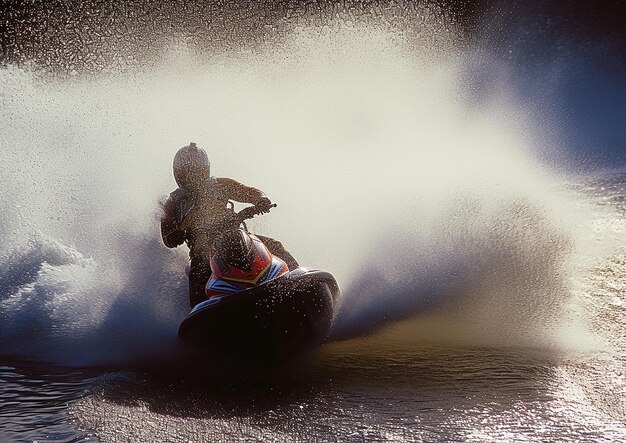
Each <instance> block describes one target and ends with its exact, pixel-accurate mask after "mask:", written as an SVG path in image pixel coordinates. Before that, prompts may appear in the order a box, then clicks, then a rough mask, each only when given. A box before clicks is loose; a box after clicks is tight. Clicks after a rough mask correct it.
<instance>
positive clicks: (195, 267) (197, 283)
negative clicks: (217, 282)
mask: <svg viewBox="0 0 626 443" xmlns="http://www.w3.org/2000/svg"><path fill="white" fill-rule="evenodd" d="M210 277H211V267H210V266H209V265H208V264H204V263H197V262H196V261H195V260H191V266H190V268H189V304H190V305H191V307H192V308H193V307H194V306H195V305H197V304H198V303H200V302H201V301H204V300H206V293H205V289H204V288H205V286H206V284H207V282H208V281H209V278H210Z"/></svg>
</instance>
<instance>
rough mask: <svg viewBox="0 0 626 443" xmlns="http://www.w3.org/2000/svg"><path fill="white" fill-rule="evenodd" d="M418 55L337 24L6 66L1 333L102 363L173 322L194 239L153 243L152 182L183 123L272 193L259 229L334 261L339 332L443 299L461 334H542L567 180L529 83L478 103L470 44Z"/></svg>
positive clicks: (164, 169) (564, 259)
mask: <svg viewBox="0 0 626 443" xmlns="http://www.w3.org/2000/svg"><path fill="white" fill-rule="evenodd" d="M423 55H424V54H421V53H420V49H419V48H415V47H411V46H410V45H409V43H407V41H405V40H404V39H403V38H402V37H401V36H398V35H394V34H391V33H389V32H386V31H381V30H380V29H373V28H371V27H366V26H362V27H361V26H353V27H346V26H342V27H339V29H330V30H328V29H327V30H326V31H325V32H323V33H319V32H317V31H315V30H307V29H301V30H300V31H298V32H296V33H294V34H293V35H292V36H291V37H290V38H289V39H287V40H286V41H283V42H281V43H272V44H268V46H267V47H265V48H262V49H261V50H260V51H259V52H257V53H244V52H242V53H239V54H235V55H232V54H231V56H230V57H228V58H226V57H218V56H216V57H215V58H212V59H210V61H207V60H206V59H202V61H198V58H197V57H196V55H195V54H194V53H193V51H192V50H187V49H184V48H181V47H176V48H173V49H169V50H168V51H167V52H166V55H165V56H164V57H163V61H162V63H161V64H160V65H158V67H157V68H156V69H150V70H146V71H145V72H144V71H142V70H140V69H139V70H137V71H136V72H135V73H134V75H132V76H129V75H126V76H121V75H119V76H118V75H109V76H107V77H104V78H100V77H98V76H93V77H85V78H79V79H74V80H71V79H70V80H48V81H45V80H42V79H41V78H39V77H37V76H35V75H33V74H31V73H29V72H26V71H23V70H20V69H16V68H11V67H9V68H5V69H2V70H1V71H0V79H1V81H0V84H1V85H2V100H1V101H0V113H1V115H2V117H3V120H4V121H5V127H4V131H3V132H2V134H1V135H0V137H1V138H0V143H1V146H2V156H3V158H2V163H3V165H4V173H3V176H2V178H1V179H0V189H2V193H1V194H0V202H1V205H2V208H3V214H2V217H1V218H0V221H1V223H2V226H0V235H1V238H2V241H3V245H2V248H1V249H0V253H2V259H1V260H0V262H1V263H2V273H1V274H0V284H2V287H3V293H2V301H1V302H0V303H1V305H0V306H1V307H0V309H1V310H0V315H1V319H2V323H1V325H0V334H1V335H0V337H1V340H2V342H1V344H0V352H1V353H3V354H6V353H11V354H18V355H22V356H25V357H28V358H36V359H37V358H41V359H44V360H52V361H56V362H59V363H68V364H69V363H73V364H99V363H105V362H111V361H120V360H122V361H124V360H128V359H130V358H134V357H137V355H138V353H141V354H146V353H151V352H158V351H159V350H161V349H162V348H163V346H165V344H168V343H171V342H172V341H173V339H174V338H175V334H176V329H177V325H178V322H179V321H180V320H181V319H182V318H183V317H184V315H185V313H186V305H187V295H186V287H185V282H184V278H185V277H184V274H183V267H184V265H185V260H186V257H185V254H186V251H184V250H182V248H179V250H175V251H171V250H168V249H166V248H165V247H164V246H163V245H161V244H160V240H159V231H158V205H157V202H158V201H159V199H161V198H162V197H163V196H164V195H167V193H168V192H170V191H171V190H173V188H174V182H173V178H172V176H171V159H172V157H173V154H174V153H175V152H176V150H177V149H178V148H179V147H180V146H182V145H184V144H187V143H188V142H189V141H195V142H197V143H198V144H199V145H200V146H202V147H204V148H205V149H206V150H207V152H208V153H209V156H210V158H211V161H212V165H213V173H214V174H216V175H218V176H230V177H233V178H236V179H238V180H240V181H242V182H244V183H246V184H249V185H252V186H256V187H259V188H261V189H263V190H264V191H265V192H266V193H267V194H268V195H269V196H270V197H271V198H272V199H273V200H274V201H276V202H277V203H278V204H279V206H278V208H277V209H276V210H275V211H273V212H272V214H270V215H269V216H265V217H264V218H260V219H259V220H258V221H254V222H253V223H250V227H251V228H252V230H254V231H256V232H258V233H260V234H264V235H270V236H273V237H276V238H278V239H280V240H281V241H283V243H284V244H285V245H286V246H287V247H288V248H289V249H290V251H291V252H292V253H293V254H294V255H295V256H296V257H297V258H298V259H299V261H300V262H301V263H302V264H303V265H304V266H308V267H318V268H322V269H326V270H328V271H330V272H332V273H334V274H335V275H336V276H337V278H338V280H339V283H340V285H341V287H342V289H343V293H344V295H343V299H342V304H341V309H340V312H339V316H338V319H337V323H336V325H335V336H336V337H351V336H355V335H359V334H363V333H366V332H370V331H372V330H375V329H376V328H377V327H379V326H382V325H383V324H384V323H385V322H388V321H395V320H399V319H404V318H408V317H413V316H415V314H420V313H421V314H422V315H425V314H424V313H430V312H436V313H437V314H436V316H431V317H429V318H430V319H431V320H432V319H433V318H440V319H441V320H437V321H436V323H437V324H438V325H439V329H441V330H446V331H447V332H446V334H451V333H450V331H453V330H456V331H457V333H456V334H455V333H452V334H451V335H452V336H453V339H455V338H454V337H456V338H458V337H461V336H463V337H467V336H471V337H472V338H473V341H474V342H475V343H483V344H493V343H499V344H503V343H504V344H515V343H521V342H524V343H525V344H526V343H527V342H528V340H535V341H534V342H535V343H538V342H537V339H538V337H539V338H541V340H540V341H543V338H544V337H545V336H546V335H551V334H552V333H553V332H555V330H556V329H558V327H559V323H560V320H561V318H562V317H561V315H562V308H563V306H564V303H565V300H566V299H567V297H568V289H567V278H566V272H567V263H568V257H569V254H570V253H571V251H572V248H573V247H574V246H575V244H574V243H575V242H574V238H573V235H574V234H573V231H572V224H571V223H570V222H571V221H572V215H576V214H573V213H572V212H571V211H570V209H571V208H572V206H571V205H570V204H569V202H571V200H568V198H569V197H567V196H566V195H565V193H564V192H563V189H562V188H561V185H560V183H559V181H558V180H557V179H556V178H555V177H554V176H553V175H552V174H551V173H549V172H548V171H547V170H546V169H545V168H543V167H542V166H541V165H540V164H539V162H538V161H537V160H535V159H534V156H533V148H532V141H531V140H533V137H531V136H530V135H533V134H530V135H529V132H532V131H530V127H529V123H528V122H527V121H525V119H524V118H523V113H522V112H521V111H520V110H519V109H518V107H517V106H516V104H515V103H513V102H510V101H509V100H507V99H506V97H497V99H495V100H494V101H493V103H492V104H491V105H489V106H483V107H481V108H480V109H479V108H476V107H473V106H472V105H471V104H468V103H467V102H465V101H464V99H463V91H462V88H461V79H462V74H463V71H462V60H459V57H458V55H455V54H449V56H447V54H446V52H445V51H442V53H440V54H437V57H435V58H433V57H432V53H429V54H428V55H427V56H426V55H424V56H423ZM566 220H569V221H566ZM574 222H576V220H574ZM18 276H19V278H18ZM441 312H443V313H444V314H443V317H441V315H442V314H441ZM36 325H38V326H36ZM419 329H420V328H417V331H418V333H420V334H422V335H423V336H425V337H426V338H428V336H429V334H430V332H428V331H427V332H424V331H421V332H419ZM422 329H424V328H422ZM435 329H437V328H434V329H433V328H429V331H434V330H435ZM33 331H34V332H33ZM433 334H434V335H437V334H439V333H438V332H436V331H435V332H434V333H433ZM434 335H433V337H434ZM431 338H432V337H431Z"/></svg>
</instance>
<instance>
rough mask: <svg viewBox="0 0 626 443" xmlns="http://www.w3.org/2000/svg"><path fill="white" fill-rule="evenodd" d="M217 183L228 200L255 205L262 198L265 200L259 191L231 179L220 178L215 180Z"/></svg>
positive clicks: (264, 196)
mask: <svg viewBox="0 0 626 443" xmlns="http://www.w3.org/2000/svg"><path fill="white" fill-rule="evenodd" d="M217 182H218V183H219V184H220V185H221V186H222V187H223V189H224V192H225V194H226V197H227V198H228V199H229V200H235V201H237V202H241V203H251V204H253V205H255V204H257V203H259V202H260V201H261V200H262V199H263V198H267V196H266V195H265V194H264V193H263V192H262V191H261V190H260V189H257V188H253V187H252V186H246V185H244V184H243V183H239V182H238V181H237V180H233V179H232V178H225V177H220V178H218V179H217Z"/></svg>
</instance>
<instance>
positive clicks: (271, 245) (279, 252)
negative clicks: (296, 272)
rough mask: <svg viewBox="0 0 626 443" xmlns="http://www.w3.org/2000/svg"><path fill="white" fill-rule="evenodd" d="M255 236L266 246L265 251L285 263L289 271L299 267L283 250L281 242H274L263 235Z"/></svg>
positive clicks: (291, 256)
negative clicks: (267, 250)
mask: <svg viewBox="0 0 626 443" xmlns="http://www.w3.org/2000/svg"><path fill="white" fill-rule="evenodd" d="M255 235H256V236H257V237H258V238H259V240H261V241H262V242H263V244H264V245H265V246H267V249H269V251H270V252H271V253H272V254H274V255H275V256H276V257H278V258H280V259H282V260H283V261H284V262H285V263H287V266H288V267H289V269H290V270H293V269H296V268H297V267H298V266H300V265H299V264H298V261H297V260H296V259H295V258H294V257H293V255H291V254H290V253H289V252H288V251H287V250H286V249H285V247H284V246H283V244H282V243H281V242H279V241H278V240H274V239H273V238H270V237H265V236H264V235H257V234H255Z"/></svg>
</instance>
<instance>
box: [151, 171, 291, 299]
mask: <svg viewBox="0 0 626 443" xmlns="http://www.w3.org/2000/svg"><path fill="white" fill-rule="evenodd" d="M264 197H265V194H264V193H263V192H261V191H260V190H259V189H256V188H253V187H250V186H246V185H244V184H242V183H239V182H238V181H236V180H233V179H230V178H215V177H211V179H210V181H209V183H208V184H207V186H206V187H205V188H203V189H202V191H200V192H194V193H191V192H189V191H187V190H186V189H183V188H178V189H176V190H175V191H174V192H172V193H171V194H170V196H169V197H168V199H167V201H166V202H165V204H164V206H163V215H162V217H161V236H162V238H163V243H164V244H165V246H167V247H168V248H175V247H176V246H179V245H181V244H183V242H186V243H187V246H189V257H190V259H191V265H190V269H189V303H190V305H191V306H192V307H193V306H195V305H196V304H197V303H199V302H201V301H202V300H204V299H205V292H204V287H205V285H206V283H207V281H208V280H209V277H210V276H211V267H210V259H211V249H212V247H213V242H214V241H215V238H216V237H217V236H218V235H219V228H218V227H217V226H218V225H219V223H220V221H221V220H224V219H225V218H226V217H228V216H229V215H230V214H231V213H232V211H231V210H230V209H229V208H228V207H227V204H228V201H229V200H234V201H238V202H241V203H251V204H256V203H258V202H259V201H260V200H261V199H263V198H264ZM257 237H258V238H259V239H260V240H261V241H262V242H263V243H264V244H265V245H266V246H267V248H268V249H269V250H270V252H271V253H272V254H274V255H276V256H278V257H280V258H281V259H283V260H284V261H285V262H286V263H287V266H289V268H290V269H293V268H295V267H297V266H298V262H297V261H296V260H295V259H294V258H293V257H292V256H291V254H289V252H287V251H286V250H285V248H284V247H283V245H282V244H281V243H280V242H279V241H278V240H274V239H271V238H269V237H264V236H261V235H257Z"/></svg>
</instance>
